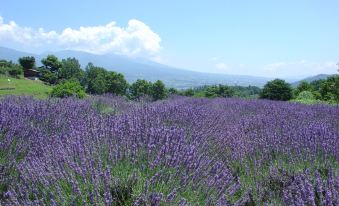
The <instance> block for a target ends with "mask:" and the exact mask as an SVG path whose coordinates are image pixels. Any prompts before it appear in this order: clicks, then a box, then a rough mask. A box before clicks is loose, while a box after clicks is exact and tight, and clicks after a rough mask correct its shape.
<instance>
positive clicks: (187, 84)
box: [0, 47, 323, 89]
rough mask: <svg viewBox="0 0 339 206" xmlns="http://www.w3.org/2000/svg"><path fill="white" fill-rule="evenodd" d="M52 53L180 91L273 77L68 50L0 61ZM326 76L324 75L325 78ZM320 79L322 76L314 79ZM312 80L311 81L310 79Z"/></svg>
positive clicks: (5, 51)
mask: <svg viewBox="0 0 339 206" xmlns="http://www.w3.org/2000/svg"><path fill="white" fill-rule="evenodd" d="M48 54H54V55H56V56H57V57H58V58H60V59H65V58H67V57H75V58H77V59H78V60H79V62H80V64H81V65H82V67H83V68H85V66H86V65H87V64H88V62H92V63H93V64H94V65H96V66H101V67H104V68H106V69H107V70H111V71H117V72H120V73H122V74H124V76H125V78H126V79H127V81H128V82H130V83H131V82H134V81H135V80H137V79H146V80H148V81H152V82H154V81H156V80H158V79H160V80H162V81H163V82H164V83H165V84H166V86H167V87H174V88H177V89H186V88H191V87H198V86H202V85H215V84H227V85H239V86H248V85H252V86H258V87H262V86H263V85H265V84H266V82H267V81H269V80H271V78H266V77H255V76H247V75H227V74H212V73H202V72H194V71H189V70H184V69H178V68H173V67H169V66H166V65H162V64H158V63H155V62H152V61H148V60H144V59H131V58H128V57H125V56H120V55H116V54H105V55H96V54H91V53H87V52H81V51H73V50H64V51H58V52H44V53H42V54H32V53H27V52H22V51H17V50H14V49H10V48H5V47H0V59H6V60H12V61H13V62H17V61H18V59H19V58H20V57H23V56H34V57H35V58H36V62H37V65H38V66H39V65H41V63H40V62H41V59H42V58H45V57H46V56H47V55H48ZM321 77H323V74H322V75H321ZM312 78H318V77H311V78H310V79H312ZM307 79H309V78H307Z"/></svg>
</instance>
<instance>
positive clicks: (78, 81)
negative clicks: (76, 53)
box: [0, 55, 339, 103]
mask: <svg viewBox="0 0 339 206" xmlns="http://www.w3.org/2000/svg"><path fill="white" fill-rule="evenodd" d="M18 62H19V64H16V63H13V62H11V61H6V60H0V74H5V75H10V76H13V77H16V78H18V77H19V76H20V75H22V74H23V73H25V72H27V71H29V70H33V69H34V70H37V71H38V72H39V79H40V80H41V81H43V82H45V83H46V84H49V85H54V87H53V90H52V92H51V96H53V97H68V96H74V95H75V96H77V97H79V98H83V97H85V96H86V93H87V94H94V95H97V94H98V95H100V94H105V93H111V94H114V95H121V96H126V97H128V98H130V99H133V100H135V99H139V98H140V97H142V96H150V97H151V98H152V99H153V100H160V99H164V98H166V97H167V96H168V95H170V94H175V95H183V96H193V97H208V98H214V97H241V98H262V99H270V100H279V101H289V100H292V101H296V102H302V103H317V102H320V103H321V102H329V103H338V102H339V75H332V76H330V77H328V78H327V79H323V80H316V81H312V82H310V83H308V82H305V81H302V82H301V83H300V84H299V85H298V86H297V87H296V88H292V86H291V85H290V84H289V83H287V82H286V81H284V80H282V79H274V80H272V81H269V82H267V83H266V84H265V86H264V87H263V88H262V89H261V88H259V87H256V86H247V87H244V86H228V85H222V84H219V85H212V86H207V85H205V86H201V87H196V88H189V89H185V90H180V91H179V90H177V89H175V88H166V87H165V85H164V83H163V82H162V81H160V80H157V81H156V82H154V83H152V82H150V81H147V80H142V79H138V80H136V81H135V82H134V83H132V84H129V83H128V82H127V81H126V79H125V77H124V75H123V74H121V73H118V72H115V71H108V70H106V69H105V68H103V67H99V66H95V65H94V64H93V63H88V64H87V65H86V67H85V69H84V70H83V69H82V68H81V65H80V63H79V61H78V60H77V59H76V58H66V59H62V60H59V59H58V58H57V57H56V56H54V55H48V56H47V57H46V58H43V59H42V60H41V63H42V66H41V67H37V66H36V61H35V58H34V57H33V56H26V57H21V58H19V60H18Z"/></svg>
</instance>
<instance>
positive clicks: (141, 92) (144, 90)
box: [129, 79, 152, 99]
mask: <svg viewBox="0 0 339 206" xmlns="http://www.w3.org/2000/svg"><path fill="white" fill-rule="evenodd" d="M151 90H152V82H149V81H146V80H141V79H138V80H137V81H135V82H134V83H133V84H131V86H130V88H129V91H130V95H131V98H132V99H137V98H140V97H142V96H145V95H151Z"/></svg>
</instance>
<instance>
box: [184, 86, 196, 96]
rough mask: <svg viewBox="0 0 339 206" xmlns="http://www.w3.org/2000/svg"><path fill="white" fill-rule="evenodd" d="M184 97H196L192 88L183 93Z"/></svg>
mask: <svg viewBox="0 0 339 206" xmlns="http://www.w3.org/2000/svg"><path fill="white" fill-rule="evenodd" d="M182 94H183V95H184V96H187V97H191V96H193V95H194V90H193V89H192V88H189V89H186V90H184V91H183V92H182Z"/></svg>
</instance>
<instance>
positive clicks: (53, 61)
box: [41, 55, 62, 73]
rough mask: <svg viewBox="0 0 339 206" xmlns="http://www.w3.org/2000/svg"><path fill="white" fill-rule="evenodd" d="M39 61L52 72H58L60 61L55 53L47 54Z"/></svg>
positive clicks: (60, 65)
mask: <svg viewBox="0 0 339 206" xmlns="http://www.w3.org/2000/svg"><path fill="white" fill-rule="evenodd" d="M41 63H42V64H43V65H44V67H45V69H47V70H49V71H50V72H52V73H58V72H59V69H60V68H61V67H62V63H61V62H60V61H59V59H58V57H56V56H55V55H48V56H47V57H46V58H44V59H42V60H41Z"/></svg>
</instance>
